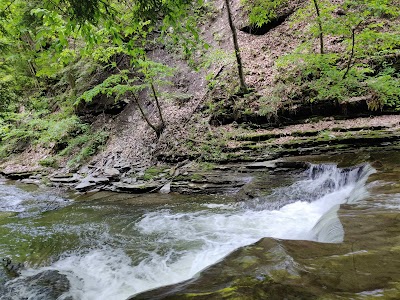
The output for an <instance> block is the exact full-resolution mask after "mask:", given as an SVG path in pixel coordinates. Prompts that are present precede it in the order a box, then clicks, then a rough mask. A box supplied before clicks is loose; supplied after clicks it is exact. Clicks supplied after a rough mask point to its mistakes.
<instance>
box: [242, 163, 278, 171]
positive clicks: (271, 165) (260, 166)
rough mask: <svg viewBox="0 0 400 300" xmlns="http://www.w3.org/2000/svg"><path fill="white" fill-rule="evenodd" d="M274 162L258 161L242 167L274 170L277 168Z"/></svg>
mask: <svg viewBox="0 0 400 300" xmlns="http://www.w3.org/2000/svg"><path fill="white" fill-rule="evenodd" d="M276 164H277V162H276V161H260V162H255V163H251V164H247V165H245V166H244V167H245V168H246V169H275V168H276V167H277V165H276Z"/></svg>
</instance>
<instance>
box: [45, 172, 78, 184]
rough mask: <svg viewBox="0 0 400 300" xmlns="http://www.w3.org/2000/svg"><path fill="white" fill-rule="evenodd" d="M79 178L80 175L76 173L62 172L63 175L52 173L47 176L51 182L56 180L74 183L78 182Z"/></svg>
mask: <svg viewBox="0 0 400 300" xmlns="http://www.w3.org/2000/svg"><path fill="white" fill-rule="evenodd" d="M79 179H80V176H79V175H78V174H72V175H70V174H68V175H67V174H64V176H63V175H54V176H52V177H50V178H49V180H50V181H51V182H58V183H75V182H78V181H79Z"/></svg>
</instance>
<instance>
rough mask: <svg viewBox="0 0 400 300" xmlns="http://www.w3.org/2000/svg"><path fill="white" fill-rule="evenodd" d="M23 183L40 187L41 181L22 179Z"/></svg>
mask: <svg viewBox="0 0 400 300" xmlns="http://www.w3.org/2000/svg"><path fill="white" fill-rule="evenodd" d="M21 182H22V183H26V184H36V185H40V180H38V179H31V178H25V179H22V180H21Z"/></svg>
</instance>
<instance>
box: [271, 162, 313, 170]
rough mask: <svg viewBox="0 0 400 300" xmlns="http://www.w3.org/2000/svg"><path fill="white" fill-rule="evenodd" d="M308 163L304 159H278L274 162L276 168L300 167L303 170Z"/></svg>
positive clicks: (307, 166)
mask: <svg viewBox="0 0 400 300" xmlns="http://www.w3.org/2000/svg"><path fill="white" fill-rule="evenodd" d="M310 165H311V164H310V163H308V162H305V161H278V162H276V166H277V167H278V168H286V169H301V170H305V169H308V168H309V167H310Z"/></svg>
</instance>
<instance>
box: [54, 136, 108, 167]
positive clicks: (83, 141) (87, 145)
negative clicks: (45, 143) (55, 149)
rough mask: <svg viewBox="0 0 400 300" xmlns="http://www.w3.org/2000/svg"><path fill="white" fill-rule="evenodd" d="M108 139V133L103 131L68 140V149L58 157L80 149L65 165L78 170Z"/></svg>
mask: <svg viewBox="0 0 400 300" xmlns="http://www.w3.org/2000/svg"><path fill="white" fill-rule="evenodd" d="M108 137H109V135H108V133H107V132H106V131H103V130H100V131H97V132H94V133H91V132H86V133H85V134H83V135H80V136H78V137H76V138H74V139H72V140H70V141H69V143H68V147H67V148H65V149H64V150H63V151H62V152H60V155H69V154H71V153H72V151H73V150H75V149H77V148H80V149H81V150H80V151H79V152H78V153H76V154H75V155H74V156H73V158H72V159H70V160H69V161H68V163H67V165H68V166H69V167H70V168H78V167H79V166H81V165H82V163H84V162H85V161H87V160H88V159H89V158H90V157H91V156H93V155H95V154H96V153H97V152H98V151H99V150H100V149H101V148H102V147H103V146H104V145H105V144H106V143H107V140H108Z"/></svg>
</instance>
